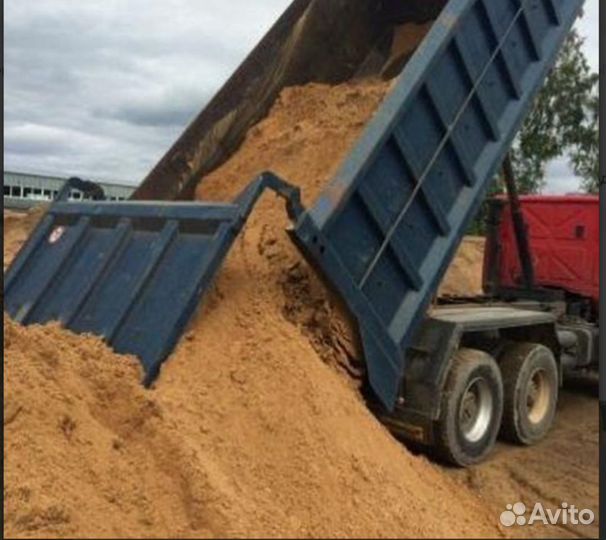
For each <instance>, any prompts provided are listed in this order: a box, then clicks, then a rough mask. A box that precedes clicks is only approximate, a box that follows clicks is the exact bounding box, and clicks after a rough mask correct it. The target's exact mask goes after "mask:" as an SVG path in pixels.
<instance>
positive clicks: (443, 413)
mask: <svg viewBox="0 0 606 540" xmlns="http://www.w3.org/2000/svg"><path fill="white" fill-rule="evenodd" d="M502 414H503V382H502V379H501V372H500V370H499V366H498V365H497V363H496V361H495V359H494V358H493V357H492V356H490V355H489V354H487V353H485V352H483V351H478V350H475V349H459V350H458V351H457V353H456V354H455V356H454V357H453V359H452V364H451V367H450V370H449V372H448V376H447V379H446V384H445V387H444V392H443V394H442V401H441V409H440V418H439V420H438V421H437V422H436V424H435V433H434V435H435V442H436V446H435V450H436V453H437V455H438V457H440V458H441V459H443V460H445V461H447V462H449V463H452V464H454V465H457V466H459V467H468V466H469V465H474V464H476V463H479V462H481V461H482V460H484V459H485V458H486V456H487V455H488V454H489V453H490V452H491V451H492V449H493V447H494V444H495V440H496V438H497V434H498V432H499V427H500V425H501V417H502Z"/></svg>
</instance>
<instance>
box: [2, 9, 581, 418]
mask: <svg viewBox="0 0 606 540" xmlns="http://www.w3.org/2000/svg"><path fill="white" fill-rule="evenodd" d="M582 4H583V1H582V0H450V1H448V2H446V1H445V0H411V1H403V0H382V1H378V0H355V1H354V0H295V1H294V2H293V3H292V5H291V6H290V7H289V8H288V9H287V11H286V12H285V14H284V15H283V16H282V17H281V18H280V19H279V21H278V22H277V23H276V25H275V26H274V27H273V28H272V29H271V30H270V32H269V33H268V34H267V36H266V37H265V38H264V39H263V40H262V41H261V42H260V43H259V45H258V46H257V47H256V48H255V50H254V51H253V52H252V53H251V55H250V56H249V57H248V58H247V60H246V61H245V62H244V63H243V65H242V66H241V67H240V68H239V69H238V70H237V71H236V73H235V74H234V75H233V77H232V78H231V79H230V80H229V81H228V82H227V84H226V85H225V86H224V87H223V89H222V90H221V91H220V92H219V93H218V94H217V96H216V97H215V98H214V99H213V100H212V101H211V102H210V103H209V105H208V106H207V107H206V108H205V109H204V110H203V111H202V112H201V113H200V114H199V116H198V117H197V118H196V119H195V120H194V122H193V123H192V124H191V125H190V126H189V127H188V128H187V130H186V131H185V133H184V134H183V135H182V136H181V138H180V139H179V140H178V141H177V142H176V143H175V145H174V146H173V147H172V148H171V149H170V150H169V152H168V153H167V154H166V155H165V156H164V157H163V158H162V160H161V161H160V162H159V163H158V165H157V166H156V167H155V168H154V169H153V170H152V171H151V172H150V174H149V175H148V177H147V178H146V179H145V180H144V182H143V183H142V185H141V186H140V188H139V189H138V190H137V191H136V192H135V194H134V196H133V198H134V199H140V200H153V199H155V200H164V201H167V200H173V199H190V198H192V195H193V192H194V189H195V187H196V185H197V184H198V182H199V181H200V178H202V177H203V176H204V174H205V173H207V172H209V171H211V170H213V169H215V168H216V167H217V166H219V165H220V164H221V163H223V162H225V160H227V159H228V158H229V157H230V156H231V155H232V154H233V153H234V151H235V150H236V149H237V148H238V146H239V145H240V143H241V142H242V140H243V138H244V136H245V134H246V132H247V130H248V129H249V128H250V127H251V126H252V125H253V124H255V123H256V122H257V121H258V120H260V119H261V118H263V116H264V115H265V114H266V113H267V111H268V109H269V107H270V106H271V105H272V103H273V102H274V101H275V98H276V97H277V96H278V94H279V92H280V91H281V90H282V89H283V88H284V87H285V86H289V85H300V84H305V83H308V82H312V81H314V82H325V83H339V82H343V81H346V80H350V79H352V78H356V77H357V78H364V77H369V76H373V77H377V76H379V77H383V78H390V77H393V76H394V75H397V74H398V73H399V71H400V70H402V69H403V71H401V74H400V77H399V78H398V80H397V82H396V84H395V85H394V87H393V89H392V90H391V91H390V93H389V94H388V96H387V98H386V99H385V101H384V102H383V104H382V105H381V106H380V108H379V110H378V112H377V113H376V114H375V116H374V118H373V119H372V121H371V122H370V123H369V125H368V126H367V128H366V129H365V131H364V133H363V135H362V137H361V138H360V140H359V142H358V143H357V144H356V145H355V147H354V148H353V149H352V150H351V151H350V153H349V154H348V156H347V158H346V159H345V160H344V162H343V164H342V166H341V168H340V170H339V171H338V173H337V174H336V176H335V178H334V179H333V180H332V181H331V182H330V184H329V185H328V186H327V187H326V189H325V191H324V192H323V194H322V195H321V196H320V197H319V199H318V200H317V201H316V202H315V204H314V205H313V207H312V208H310V209H309V210H308V211H304V210H303V209H301V208H300V207H299V206H298V205H296V208H295V209H294V210H293V211H292V212H291V217H292V218H293V222H294V225H293V227H292V230H291V231H290V234H291V235H292V238H293V240H294V241H295V242H296V243H297V245H298V246H299V247H300V248H301V250H302V251H303V253H304V254H305V256H306V257H307V259H308V260H309V261H310V262H311V263H312V264H313V265H314V266H315V268H317V269H318V270H319V271H320V272H321V273H322V274H323V275H324V276H326V278H327V280H328V281H329V283H330V284H331V285H332V286H333V287H334V288H335V289H336V290H337V291H338V292H339V293H340V295H341V296H342V298H343V299H344V300H345V302H346V304H347V305H348V307H349V309H350V311H351V312H352V314H353V315H354V316H355V318H356V319H357V322H358V325H359V330H360V335H361V338H362V341H363V345H364V352H365V358H366V364H367V368H368V374H369V380H370V384H371V386H372V388H373V389H374V391H375V393H376V394H377V396H378V397H379V398H380V400H381V401H382V403H383V404H384V405H385V407H386V408H387V409H390V410H391V409H393V407H394V404H395V402H396V399H397V396H398V394H399V393H400V390H401V388H400V386H401V381H402V378H403V373H404V370H405V366H406V351H407V349H408V348H409V346H410V345H411V342H412V337H413V335H414V333H415V331H416V330H417V328H418V327H419V325H420V323H421V322H422V320H423V318H424V316H425V312H426V309H427V307H428V305H429V303H430V301H431V298H432V296H433V295H434V294H435V292H436V290H437V288H438V284H439V282H440V280H441V278H442V276H443V275H444V273H445V271H446V269H447V267H448V265H449V264H450V262H451V259H452V257H453V256H454V253H455V251H456V249H457V247H458V245H459V243H460V240H461V238H462V236H463V234H464V232H465V230H466V228H467V226H468V224H469V223H470V221H471V219H472V218H473V216H474V214H475V212H476V210H477V209H478V207H479V205H480V203H481V202H482V200H483V198H484V196H485V194H486V192H487V190H488V188H489V185H490V183H491V181H492V178H493V177H494V175H495V173H496V171H497V168H498V167H499V165H500V164H501V162H502V160H503V157H504V155H505V153H506V152H507V150H508V148H509V146H510V144H511V142H512V140H513V138H514V136H515V134H516V132H517V130H518V128H519V126H520V124H521V122H522V120H523V119H524V116H525V114H526V113H527V112H528V110H529V108H530V106H531V104H532V100H533V97H534V96H535V95H536V93H537V92H538V91H539V89H540V87H541V85H542V84H543V82H544V80H545V77H546V76H547V74H548V72H549V69H550V68H551V66H552V65H553V64H554V62H555V58H556V55H557V52H558V50H559V49H560V47H561V45H562V43H563V41H564V39H565V37H566V35H567V33H568V31H569V29H570V27H571V26H572V24H573V22H574V20H575V18H576V16H577V14H578V12H579V10H580V8H581V6H582ZM434 19H435V22H434V23H433V25H432V27H431V29H430V30H429V32H428V34H427V35H426V36H425V37H424V39H423V41H422V42H421V43H420V45H419V46H418V48H416V51H415V50H414V47H413V48H412V49H410V50H407V49H406V48H404V49H402V50H401V51H399V52H397V51H395V52H394V47H393V45H394V43H395V41H396V36H397V33H398V29H399V28H402V26H403V25H405V24H407V23H417V24H422V23H428V22H429V21H432V20H434ZM259 172H261V171H259ZM251 180H252V179H251ZM284 180H286V181H288V178H286V179H284ZM82 204H84V203H82ZM99 204H101V203H99ZM106 204H109V203H106ZM111 204H112V205H114V206H115V207H116V208H117V209H116V210H115V211H113V214H112V215H113V216H114V217H115V218H118V217H119V216H120V215H121V214H120V212H121V210H120V209H119V208H120V206H121V205H120V203H111ZM129 204H132V203H129ZM145 204H146V205H147V207H146V208H147V210H149V211H150V212H152V213H153V208H152V207H154V206H157V207H159V208H160V209H161V207H162V203H160V204H158V205H153V203H145ZM101 206H103V205H102V204H101ZM168 206H169V207H170V208H173V207H172V206H170V205H168ZM123 208H125V209H127V206H123ZM177 210H178V209H177ZM177 210H175V212H177ZM95 211H96V212H97V211H99V212H102V210H95ZM105 211H107V210H103V212H105ZM158 211H159V212H162V210H158ZM87 212H90V211H89V210H82V211H81V213H82V214H83V215H86V213H87ZM76 213H77V211H76ZM174 218H175V219H176V220H178V219H179V216H178V212H177V214H175V216H174ZM201 218H203V215H201ZM77 221H78V222H79V220H77ZM114 221H115V222H116V223H118V222H120V220H119V219H115V220H114ZM232 222H233V223H232V226H231V229H230V230H231V231H232V233H236V232H237V231H238V230H239V227H240V226H241V222H240V220H238V219H234V220H232ZM112 223H113V222H112ZM66 236H68V235H66ZM43 239H44V238H43ZM222 245H223V246H227V245H228V243H227V242H223V243H222ZM225 251H226V249H217V250H214V251H213V253H216V256H215V257H216V258H215V259H213V260H212V261H209V260H207V261H205V262H204V264H203V265H202V266H200V268H202V267H205V268H212V269H216V268H217V267H218V264H219V262H220V259H221V258H222V257H223V256H224V254H225ZM49 256H50V255H49ZM201 256H203V254H201ZM25 258H27V252H25V253H24V254H22V255H20V256H19V257H17V259H16V261H15V264H16V265H18V266H21V267H24V268H27V264H25V263H26V261H24V260H23V259H25ZM199 262H200V261H194V260H193V259H192V261H191V264H193V265H194V266H195V265H196V264H199ZM170 263H171V261H170V260H164V261H163V268H167V267H170ZM205 265H206V266H205ZM155 271H156V270H155V269H149V270H147V271H146V272H145V274H144V277H145V276H153V275H154V273H155ZM180 272H185V273H187V269H180ZM211 273H213V272H211ZM106 277H107V276H106V275H105V274H103V273H101V274H100V277H99V280H100V282H99V283H97V284H96V285H95V286H96V287H102V286H103V283H104V282H103V280H104V279H105V278H106ZM13 279H14V280H16V279H18V276H16V272H15V275H14V277H13ZM19 279H20V278H19ZM32 279H33V278H32ZM145 279H147V278H145ZM202 281H204V283H207V282H208V280H207V279H206V278H204V279H203V280H202ZM20 282H21V281H20ZM22 286H23V290H27V291H30V292H31V291H34V292H35V291H37V290H38V288H39V287H38V285H37V284H36V283H35V282H34V281H32V280H30V281H28V280H27V279H25V278H24V281H23V282H22ZM157 287H158V288H160V287H162V283H158V284H157ZM202 292H203V291H202V289H201V288H200V287H198V288H197V289H196V293H195V298H196V299H199V298H200V295H201V293H202ZM38 293H39V291H38ZM152 293H155V291H149V294H152ZM5 297H6V298H8V295H6V290H5ZM32 301H36V295H34V294H33V293H32V295H29V292H28V295H25V296H24V297H23V298H22V299H20V300H19V302H18V303H15V304H14V306H13V311H15V312H19V310H20V309H22V308H23V306H24V305H25V306H27V305H28V302H32ZM80 301H81V300H78V298H76V297H74V298H69V302H68V301H67V300H66V305H68V307H66V309H69V310H71V309H76V308H77V307H78V305H79V303H78V302H80ZM112 305H113V304H112ZM187 306H188V307H187V309H186V310H184V311H183V312H182V313H181V314H180V315H179V316H178V317H177V319H178V325H176V327H178V328H183V327H184V326H185V320H186V319H187V317H188V314H190V313H191V311H192V310H191V309H190V306H191V302H189V301H188V303H187ZM121 309H126V312H130V311H129V310H130V308H128V307H126V308H124V306H121ZM109 311H111V310H109ZM109 311H108V313H109ZM118 311H119V310H118ZM89 330H90V331H93V332H97V333H100V334H101V335H104V334H103V332H102V330H103V328H102V327H99V328H96V327H95V328H92V329H91V328H89ZM145 330H146V331H147V330H149V328H147V329H145ZM117 331H118V330H117ZM169 341H170V343H169V344H170V345H171V346H172V344H174V342H175V341H176V336H175V335H172V334H171V336H170V340H169ZM169 349H170V347H165V348H164V349H163V351H164V352H163V354H164V355H166V354H168V352H170V351H169ZM161 360H162V359H161V358H158V359H157V362H160V361H161ZM157 362H156V363H154V366H157ZM154 369H155V368H154Z"/></svg>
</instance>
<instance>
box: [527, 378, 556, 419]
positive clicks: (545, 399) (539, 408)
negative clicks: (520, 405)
mask: <svg viewBox="0 0 606 540" xmlns="http://www.w3.org/2000/svg"><path fill="white" fill-rule="evenodd" d="M551 392H552V388H551V385H550V384H549V381H548V380H547V375H546V373H545V371H544V370H542V369H537V370H535V371H534V372H533V373H532V375H531V376H530V378H529V379H528V386H527V389H526V414H527V415H528V419H529V420H530V422H531V423H533V424H538V423H539V422H541V421H542V420H543V419H544V418H545V416H546V415H547V412H548V411H549V404H550V402H551Z"/></svg>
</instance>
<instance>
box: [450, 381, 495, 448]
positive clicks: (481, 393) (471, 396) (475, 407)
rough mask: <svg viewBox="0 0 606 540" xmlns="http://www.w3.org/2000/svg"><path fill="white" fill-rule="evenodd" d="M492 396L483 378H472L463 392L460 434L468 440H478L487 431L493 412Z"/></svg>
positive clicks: (460, 409) (460, 410) (473, 441)
mask: <svg viewBox="0 0 606 540" xmlns="http://www.w3.org/2000/svg"><path fill="white" fill-rule="evenodd" d="M493 407H494V404H493V398H492V393H491V392H490V388H489V386H488V383H487V382H486V380H485V379H483V378H481V377H478V378H476V379H474V380H472V381H471V382H470V383H469V384H468V385H467V388H466V390H465V392H464V393H463V397H462V399H461V405H460V408H459V426H460V429H461V434H462V435H463V437H464V438H465V439H466V440H468V441H469V442H472V443H475V442H478V441H479V440H480V439H481V438H482V437H483V436H484V435H485V434H486V432H487V430H488V428H489V426H490V421H491V419H492V414H493Z"/></svg>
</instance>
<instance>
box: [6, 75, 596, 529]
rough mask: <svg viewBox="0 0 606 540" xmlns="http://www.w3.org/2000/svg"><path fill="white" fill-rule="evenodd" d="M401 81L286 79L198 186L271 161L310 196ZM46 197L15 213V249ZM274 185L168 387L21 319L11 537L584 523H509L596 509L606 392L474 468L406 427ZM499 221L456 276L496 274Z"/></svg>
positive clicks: (467, 282)
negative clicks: (375, 404)
mask: <svg viewBox="0 0 606 540" xmlns="http://www.w3.org/2000/svg"><path fill="white" fill-rule="evenodd" d="M388 89H389V83H385V82H381V81H366V82H359V83H356V84H349V85H342V86H337V87H327V86H323V85H309V86H308V87H305V88H292V89H286V90H285V91H284V92H283V93H282V95H281V96H280V98H279V100H278V101H277V103H276V104H275V106H274V108H273V109H272V112H271V113H270V115H269V117H268V118H267V119H266V120H264V121H262V122H261V123H259V124H258V125H257V126H255V127H254V128H253V129H252V130H251V131H250V132H249V135H248V137H247V139H246V141H245V142H244V144H243V145H242V148H241V149H240V151H239V152H238V154H237V155H236V156H234V157H233V158H232V159H231V160H229V161H228V162H227V163H226V164H224V165H223V166H222V167H220V168H219V169H217V170H216V171H214V172H213V173H212V174H211V175H209V176H208V177H207V178H206V179H204V181H203V182H202V183H201V184H200V186H199V189H198V190H197V196H198V197H199V198H204V199H214V200H217V199H220V200H225V199H230V198H231V197H232V196H233V195H234V194H235V193H237V192H238V191H239V190H240V189H241V188H242V187H243V186H244V185H246V184H247V183H248V182H249V181H250V180H251V179H252V178H254V177H255V176H256V174H258V173H260V172H261V171H263V170H266V169H271V170H273V171H275V172H276V173H278V174H280V175H283V176H284V177H285V178H287V179H288V180H289V181H291V182H294V183H296V184H298V185H300V186H301V187H302V188H303V193H304V200H305V201H306V202H309V201H310V200H312V199H313V198H314V197H315V196H316V195H317V193H318V192H319V190H321V189H322V187H323V185H324V184H325V182H326V180H327V179H328V178H330V176H332V174H334V172H335V170H336V167H337V166H338V164H339V161H340V159H341V157H342V156H343V155H344V154H345V152H347V150H348V149H349V148H350V146H351V144H352V143H353V142H354V141H355V140H356V138H357V137H358V136H359V134H360V132H361V130H362V129H363V127H364V126H365V125H366V122H367V120H368V118H369V117H371V116H372V114H373V113H374V111H375V109H376V107H377V105H378V104H379V103H380V101H381V100H382V98H383V96H384V94H385V92H386V91H388ZM39 215H40V211H38V212H37V214H36V213H34V214H31V213H30V214H28V215H25V216H14V215H5V217H4V239H5V247H4V264H5V266H6V264H7V263H8V261H9V260H10V258H11V257H12V256H13V255H14V252H15V250H16V249H18V247H19V245H20V244H21V243H22V242H23V240H24V239H25V238H26V237H27V234H28V231H29V230H30V229H31V227H32V226H33V224H34V223H35V221H36V219H37V218H38V217H39ZM287 225H288V221H287V219H286V217H285V212H284V209H283V204H282V202H281V201H280V200H278V199H276V198H275V197H273V196H266V197H264V198H263V199H262V200H261V201H260V203H259V205H258V206H257V208H256V210H255V212H253V214H252V215H251V217H250V219H249V221H248V223H247V225H246V227H245V229H244V231H243V233H242V234H241V235H240V237H239V238H238V239H237V241H236V243H235V245H234V247H233V249H232V250H231V252H230V254H229V256H228V258H227V260H226V262H225V264H224V266H223V268H222V270H221V273H220V275H219V277H218V279H217V282H216V284H215V287H214V288H213V290H212V292H211V294H210V295H209V297H208V298H207V301H206V302H205V303H204V305H203V308H202V309H201V310H200V313H199V314H198V316H197V317H196V319H195V320H194V321H193V323H192V325H191V328H190V330H189V332H188V333H187V335H186V336H185V337H184V339H182V341H181V343H180V344H179V346H178V347H177V349H176V351H175V352H174V354H173V355H172V356H171V357H170V358H169V360H168V361H167V363H166V364H165V366H164V368H163V370H162V374H161V376H160V379H159V380H158V382H157V383H156V385H155V387H154V389H153V390H152V391H149V392H147V391H144V390H143V389H142V388H141V387H140V385H139V384H138V365H137V363H136V361H135V360H134V359H132V358H126V357H120V356H118V355H115V354H114V353H112V352H111V351H110V350H108V349H107V348H106V347H105V346H104V345H103V344H102V343H101V342H100V341H99V340H97V339H95V338H91V337H82V336H74V335H72V334H70V333H69V332H66V331H65V330H62V329H60V328H58V327H55V326H49V327H30V328H27V329H24V328H21V327H18V326H16V325H15V324H14V323H12V322H11V321H10V320H7V319H6V318H5V321H4V331H5V337H7V339H6V342H5V351H4V352H5V355H4V390H5V400H4V430H5V439H6V440H5V448H4V473H5V486H4V495H5V501H4V518H5V523H4V532H5V535H9V536H20V537H48V536H62V537H70V536H104V537H112V536H122V537H132V536H145V537H150V536H151V537H164V536H171V537H174V536H178V537H215V536H225V535H229V536H242V537H245V536H248V537H250V536H262V535H265V534H268V535H270V536H274V537H280V536H286V537H294V536H298V537H300V536H313V537H315V536H321V537H323V536H341V537H343V536H354V537H364V536H390V537H394V536H397V537H407V536H413V537H419V536H423V537H452V536H463V537H468V536H479V537H497V536H500V535H510V536H514V537H518V536H522V535H526V536H536V537H544V536H552V535H554V534H557V535H560V536H563V535H585V536H592V535H594V534H596V533H597V528H591V527H590V528H584V529H582V530H581V529H571V528H558V529H553V528H548V529H541V528H539V527H533V528H515V529H505V528H503V527H500V526H499V525H498V522H499V516H500V514H501V512H502V511H503V510H504V509H505V505H506V504H508V503H509V504H511V503H515V502H517V501H518V500H522V501H523V502H525V503H526V504H528V505H530V504H533V503H534V502H536V501H537V500H545V501H546V502H547V501H548V502H549V503H550V504H554V505H557V504H558V503H559V502H561V501H564V500H565V501H567V502H570V503H572V504H575V505H576V506H578V507H589V508H593V509H597V504H598V502H597V485H598V473H597V471H598V469H597V456H598V453H597V452H598V447H597V441H598V420H597V419H598V408H597V399H596V398H595V397H593V396H591V395H588V394H587V391H586V390H585V389H578V388H576V389H571V390H567V391H566V392H565V393H564V394H563V397H562V402H561V404H560V413H559V416H558V421H557V425H556V428H555V430H554V432H553V433H552V434H551V435H550V436H549V438H548V439H547V440H545V441H544V442H543V443H541V444H540V445H538V446H536V447H533V448H528V449H526V448H517V447H513V446H509V445H502V446H499V447H498V449H497V452H496V454H495V455H494V456H493V457H492V458H491V459H490V460H489V461H488V462H487V463H485V464H483V465H481V466H478V467H475V468H474V469H471V470H469V471H460V470H454V469H450V468H444V467H441V466H439V465H436V464H434V463H431V462H430V461H428V460H427V459H426V458H425V457H423V456H417V455H414V454H413V453H411V452H410V451H409V450H408V449H406V447H404V446H403V445H401V444H399V443H397V442H396V441H395V440H394V439H393V438H392V437H391V435H390V434H389V433H388V432H387V430H386V429H385V428H384V427H383V426H381V425H380V424H379V423H378V422H377V421H376V419H375V418H374V417H373V416H372V415H371V414H370V413H369V412H368V410H367V409H366V407H365V406H364V403H363V401H362V400H361V398H360V396H359V393H358V392H357V388H356V383H357V380H356V378H355V377H354V378H352V377H351V373H352V372H355V368H356V366H357V364H359V362H360V360H361V356H360V354H359V351H358V350H357V347H356V339H355V331H354V329H353V328H354V327H353V326H352V325H351V322H350V321H349V320H348V317H347V316H346V314H345V313H344V311H343V310H342V308H341V307H340V306H339V304H338V302H336V301H335V299H334V297H332V295H331V294H330V293H329V292H328V291H326V289H325V287H324V286H323V284H322V283H321V282H320V280H319V279H318V277H317V276H316V274H315V273H314V272H313V270H311V269H310V268H309V267H308V265H307V264H306V263H305V261H304V260H303V259H302V258H301V256H300V254H299V252H298V251H297V250H296V248H295V247H294V246H293V245H292V243H291V242H290V240H289V239H288V238H287V236H286V235H285V234H284V228H285V227H286V226H287ZM482 252H483V250H482V241H481V239H477V238H472V239H468V240H467V241H466V243H465V244H464V245H463V246H462V248H461V250H460V251H459V254H458V256H457V260H456V261H455V263H454V264H453V266H452V268H451V271H450V272H449V275H448V277H447V280H446V282H445V283H444V284H443V286H442V293H443V294H455V293H458V294H464V295H468V294H474V293H475V292H479V283H480V276H481V261H482Z"/></svg>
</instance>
